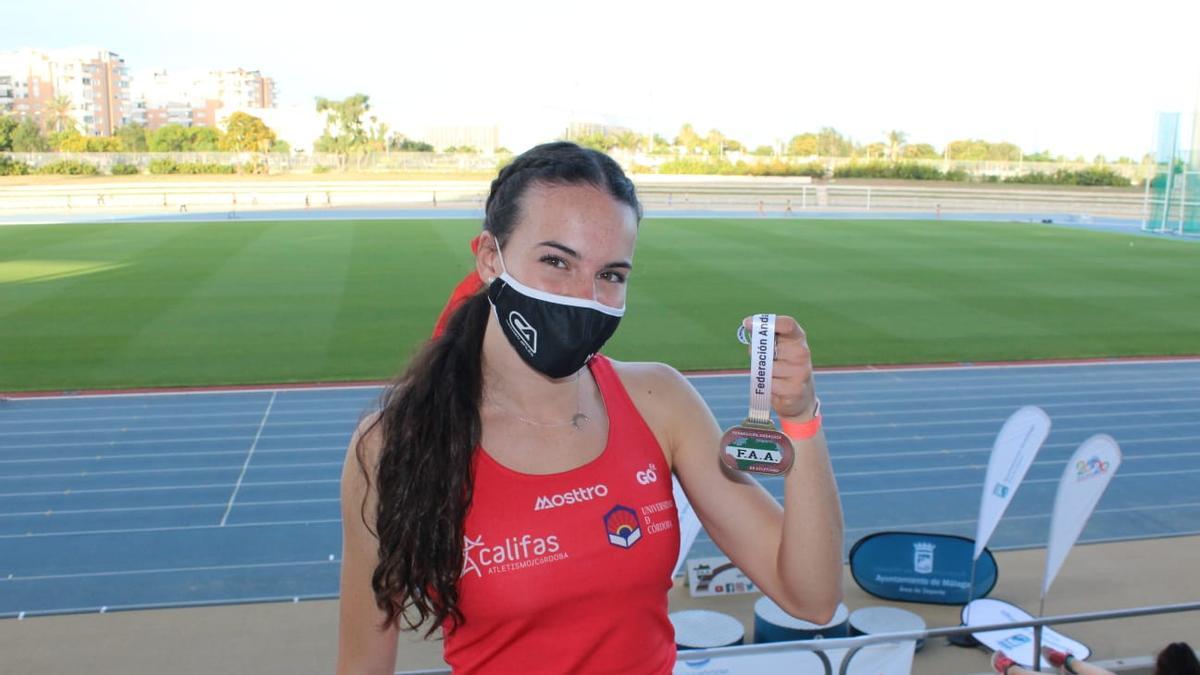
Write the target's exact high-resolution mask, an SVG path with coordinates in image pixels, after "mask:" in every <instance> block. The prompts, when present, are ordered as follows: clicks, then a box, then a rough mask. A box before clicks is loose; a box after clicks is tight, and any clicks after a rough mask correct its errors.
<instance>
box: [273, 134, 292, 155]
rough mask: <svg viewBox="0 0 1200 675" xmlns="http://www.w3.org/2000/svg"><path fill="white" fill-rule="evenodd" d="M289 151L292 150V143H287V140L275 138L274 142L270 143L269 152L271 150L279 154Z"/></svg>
mask: <svg viewBox="0 0 1200 675" xmlns="http://www.w3.org/2000/svg"><path fill="white" fill-rule="evenodd" d="M291 151H292V144H291V143H288V142H287V141H285V140H283V139H282V138H280V139H277V140H276V141H275V142H274V143H272V144H271V152H273V153H276V154H280V155H286V154H289V153H291Z"/></svg>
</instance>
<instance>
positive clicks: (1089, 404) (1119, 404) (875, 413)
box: [821, 385, 1200, 419]
mask: <svg viewBox="0 0 1200 675" xmlns="http://www.w3.org/2000/svg"><path fill="white" fill-rule="evenodd" d="M1198 386H1200V385H1198ZM1196 401H1200V396H1183V397H1177V398H1149V397H1147V398H1138V399H1132V400H1130V401H1113V402H1111V403H1109V404H1108V405H1111V408H1112V410H1113V412H1114V413H1123V412H1126V411H1128V410H1129V409H1130V408H1134V407H1137V406H1143V405H1157V404H1162V403H1193V402H1196ZM1102 405H1103V404H1097V403H1096V402H1094V401H1074V402H1070V403H1047V404H1043V405H1042V406H1041V407H1042V408H1045V409H1046V412H1047V413H1052V416H1053V417H1054V418H1055V419H1057V418H1058V417H1059V416H1060V414H1059V413H1057V412H1055V411H1056V410H1059V409H1061V408H1080V407H1084V408H1098V407H1102ZM826 409H828V410H829V413H828V414H830V416H834V412H835V411H836V417H837V418H839V419H840V418H843V417H886V416H888V415H909V416H911V415H912V414H913V412H912V411H911V410H864V411H861V412H850V411H845V410H841V409H840V408H839V405H838V401H837V399H836V398H830V401H829V404H828V405H826V404H825V399H824V397H823V398H822V399H821V410H826ZM985 410H998V411H1001V412H1004V411H1008V412H1012V410H1013V406H1011V405H977V406H967V407H962V408H941V407H939V408H937V409H936V410H925V411H923V413H924V414H927V415H931V416H932V415H934V414H936V415H944V414H946V413H963V412H982V411H985ZM1161 412H1165V413H1168V414H1169V413H1171V412H1174V410H1166V411H1161Z"/></svg>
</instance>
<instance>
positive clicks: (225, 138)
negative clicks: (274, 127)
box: [218, 111, 275, 152]
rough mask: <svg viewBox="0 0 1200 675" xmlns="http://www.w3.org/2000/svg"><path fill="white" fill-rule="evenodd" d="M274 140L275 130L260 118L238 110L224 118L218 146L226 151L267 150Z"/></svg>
mask: <svg viewBox="0 0 1200 675" xmlns="http://www.w3.org/2000/svg"><path fill="white" fill-rule="evenodd" d="M274 142H275V132H274V131H271V129H270V127H268V126H267V125H266V124H265V123H264V122H263V121H262V120H261V119H259V118H257V117H255V116H254V115H250V114H248V113H244V112H241V111H238V112H235V113H233V114H232V115H230V116H229V117H227V118H226V119H225V133H224V134H223V135H222V136H221V140H220V143H219V144H218V147H219V148H220V149H221V150H224V151H226V152H267V151H268V150H270V149H271V144H272V143H274Z"/></svg>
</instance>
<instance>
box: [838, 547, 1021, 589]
mask: <svg viewBox="0 0 1200 675" xmlns="http://www.w3.org/2000/svg"><path fill="white" fill-rule="evenodd" d="M974 553H975V540H973V539H969V538H967V537H957V536H954V535H949V534H920V533H918V532H877V533H875V534H869V535H867V536H865V537H863V538H862V539H859V540H858V542H857V543H856V544H854V548H852V549H850V573H851V574H852V575H854V581H855V582H857V583H858V585H859V586H860V587H861V588H862V589H863V590H864V591H866V592H868V593H870V594H871V595H874V596H875V597H877V598H883V599H884V600H899V601H902V602H923V603H928V604H934V605H965V604H966V603H967V601H968V599H974V598H982V597H985V596H987V594H988V593H991V592H992V589H993V588H995V586H996V579H997V577H998V571H997V568H996V558H995V557H993V556H992V552H991V551H989V550H987V549H986V548H985V549H984V550H983V554H982V555H980V556H979V562H978V563H977V564H976V567H975V592H974V593H973V594H971V596H970V598H968V597H967V595H968V594H967V589H968V587H969V586H970V585H971V556H972V555H973V554H974Z"/></svg>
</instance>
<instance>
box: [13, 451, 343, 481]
mask: <svg viewBox="0 0 1200 675" xmlns="http://www.w3.org/2000/svg"><path fill="white" fill-rule="evenodd" d="M260 454H261V453H260ZM344 463H345V462H300V463H296V464H262V463H259V464H257V465H255V467H254V468H255V470H256V471H258V470H262V469H300V468H305V467H313V466H326V467H328V466H342V465H343V464H344ZM236 468H238V465H237V464H231V465H228V466H185V467H180V468H177V469H125V470H113V471H71V472H67V473H28V474H17V475H11V476H3V477H0V481H3V480H17V479H25V478H85V477H88V476H126V475H140V474H154V473H188V472H196V471H228V470H230V469H236Z"/></svg>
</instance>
